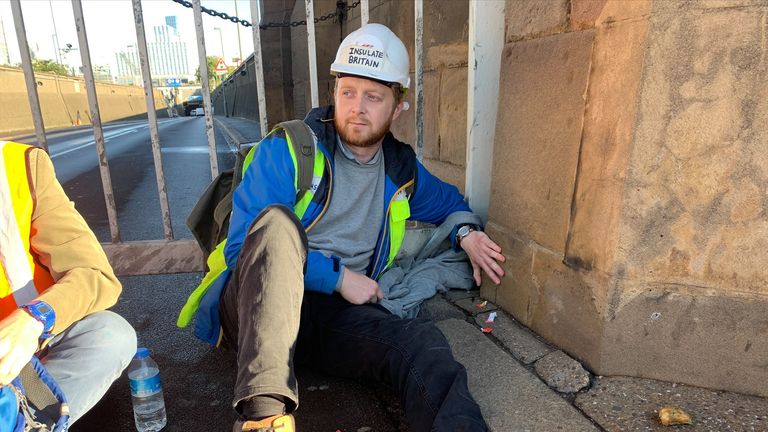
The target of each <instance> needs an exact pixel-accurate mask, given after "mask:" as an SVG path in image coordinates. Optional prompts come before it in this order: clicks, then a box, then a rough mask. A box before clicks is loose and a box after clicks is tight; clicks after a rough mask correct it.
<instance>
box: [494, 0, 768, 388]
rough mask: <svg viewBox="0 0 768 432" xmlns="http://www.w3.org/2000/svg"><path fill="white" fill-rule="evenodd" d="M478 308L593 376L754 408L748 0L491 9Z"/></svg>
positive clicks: (757, 245) (756, 71)
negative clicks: (501, 314)
mask: <svg viewBox="0 0 768 432" xmlns="http://www.w3.org/2000/svg"><path fill="white" fill-rule="evenodd" d="M506 13H507V17H506V22H507V29H506V40H507V42H508V43H507V44H506V46H505V48H504V52H503V56H502V70H501V91H500V108H499V120H498V124H497V136H496V143H495V150H494V169H493V184H492V194H493V195H492V196H493V199H492V204H491V208H490V223H489V231H490V232H491V234H492V235H493V236H494V237H495V238H497V239H499V240H500V241H501V242H502V246H503V247H504V248H505V253H506V255H507V257H508V258H510V259H509V261H508V265H507V270H508V271H509V272H510V275H509V276H508V277H507V278H505V281H504V282H503V284H502V285H501V287H498V288H497V287H494V286H488V285H485V286H483V288H482V292H483V294H484V295H485V296H487V297H488V298H491V299H493V300H495V301H496V302H498V303H500V304H501V305H503V307H504V308H505V309H507V310H509V311H510V312H512V313H513V314H514V315H515V317H517V318H518V319H519V320H521V321H522V322H524V323H525V324H526V325H529V326H530V327H532V328H533V329H534V330H535V331H536V332H538V333H539V334H541V335H543V336H544V337H546V338H547V339H549V340H551V341H553V342H555V343H556V344H558V345H560V346H561V347H563V348H564V349H566V350H568V351H569V352H570V353H571V354H573V355H575V356H577V357H579V358H581V359H582V360H584V361H585V362H586V363H587V364H588V365H589V366H590V367H591V368H592V370H593V371H594V372H595V373H598V374H606V375H634V376H644V377H650V378H657V379H662V380H667V381H676V382H685V383H689V384H694V385H700V386H705V387H714V388H722V389H729V390H735V391H741V392H746V393H753V394H760V395H763V396H765V395H767V394H768V393H767V392H768V390H767V389H766V387H765V386H764V385H763V383H765V382H767V381H768V370H766V368H765V361H764V359H765V358H766V356H768V342H767V341H766V338H765V334H766V330H768V321H767V320H766V319H765V314H764V311H765V310H768V285H767V284H766V281H768V270H766V267H765V265H761V264H763V263H766V262H768V252H767V249H766V248H765V246H766V240H765V239H766V238H768V237H766V227H767V226H768V217H767V216H768V213H767V210H768V203H766V198H768V196H767V195H766V190H767V188H768V182H767V181H766V180H768V178H767V177H766V171H768V170H767V169H766V167H767V166H768V164H766V162H768V161H766V156H765V154H766V152H765V150H766V143H767V142H768V141H767V140H766V135H767V134H768V122H766V115H767V114H766V113H768V108H767V107H766V103H765V100H766V91H768V76H767V75H766V69H767V68H766V66H767V65H766V51H767V50H768V47H767V46H766V39H765V36H764V35H765V34H766V30H767V29H768V27H767V25H766V17H767V16H768V2H765V1H762V0H761V1H740V0H734V1H676V2H665V1H655V2H651V1H646V0H634V1H619V0H572V1H564V0H563V1H548V0H528V1H517V0H515V1H508V2H507V11H506Z"/></svg>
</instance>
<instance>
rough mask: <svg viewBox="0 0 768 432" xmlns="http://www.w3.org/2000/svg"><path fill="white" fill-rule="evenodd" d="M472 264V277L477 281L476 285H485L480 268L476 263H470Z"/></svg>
mask: <svg viewBox="0 0 768 432" xmlns="http://www.w3.org/2000/svg"><path fill="white" fill-rule="evenodd" d="M470 262H471V263H472V277H473V278H474V279H475V284H476V285H477V286H480V285H481V284H482V283H483V278H482V275H481V273H480V266H478V265H477V264H475V262H474V261H470Z"/></svg>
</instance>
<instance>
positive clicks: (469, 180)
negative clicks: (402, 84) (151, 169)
mask: <svg viewBox="0 0 768 432" xmlns="http://www.w3.org/2000/svg"><path fill="white" fill-rule="evenodd" d="M174 1H176V2H177V3H181V4H183V5H184V6H187V7H191V8H192V9H193V13H194V20H195V31H196V37H197V50H198V56H199V60H200V65H201V67H200V78H201V85H202V93H203V104H204V112H205V129H206V135H207V141H208V150H209V159H210V170H211V177H212V178H213V177H216V175H217V174H218V171H219V168H218V162H217V155H216V143H215V138H214V130H213V110H212V109H211V108H212V105H211V89H210V87H209V81H208V69H207V67H206V65H207V61H206V59H207V56H206V51H205V34H204V30H203V21H202V18H203V17H202V13H203V12H205V13H207V14H209V15H211V16H217V17H220V18H223V19H228V20H230V21H232V22H235V23H237V24H238V25H244V26H246V27H249V26H250V27H251V29H252V35H253V44H254V53H253V55H254V69H255V71H254V72H255V74H256V83H257V99H258V100H257V104H258V112H259V123H260V125H261V130H262V131H266V130H267V127H268V119H267V108H266V98H265V88H264V87H265V85H264V69H263V68H264V66H263V60H262V59H263V57H262V46H261V35H260V31H261V30H262V29H269V28H272V27H281V26H287V25H290V26H293V25H294V24H295V23H267V24H265V25H261V23H260V10H262V9H261V6H262V4H261V2H260V1H259V0H251V3H250V5H251V22H252V23H259V25H252V24H251V23H249V22H248V21H245V20H243V19H240V18H238V17H233V16H229V15H226V14H222V13H219V12H216V11H213V10H211V9H207V8H203V7H202V6H201V4H200V0H192V1H191V2H187V1H186V0H174ZM132 2H133V11H134V22H135V27H136V38H137V46H138V50H139V58H140V62H141V73H142V78H143V83H144V92H145V96H146V103H147V112H148V121H149V127H150V138H151V141H152V154H153V160H154V165H155V174H156V179H157V190H158V194H159V198H160V208H161V213H162V219H163V231H164V239H163V240H150V241H133V242H123V241H121V237H120V230H119V226H118V223H117V210H116V205H115V199H114V193H113V188H112V182H111V176H110V170H109V164H108V162H107V152H106V148H105V146H104V133H103V129H102V124H101V117H100V114H99V113H100V112H99V104H98V99H97V97H96V88H95V81H94V76H93V69H92V64H91V58H90V51H89V45H88V35H87V33H86V26H85V19H84V16H83V8H82V4H81V0H72V9H73V13H74V17H75V22H76V27H77V35H78V41H79V44H80V47H79V51H80V55H81V57H82V63H83V72H84V75H85V83H86V90H87V96H88V103H89V107H90V110H91V115H92V124H93V133H94V138H95V143H96V149H97V153H98V160H99V171H100V175H101V180H102V184H103V189H104V198H105V201H106V206H107V216H108V219H109V227H110V235H111V243H108V244H104V245H103V246H104V249H105V251H106V252H107V254H108V256H109V258H110V261H111V262H112V263H113V266H114V267H115V271H116V273H118V274H121V275H136V274H157V273H175V272H189V271H200V270H202V269H203V257H202V253H201V251H200V250H199V248H198V246H197V244H196V243H195V241H194V240H177V239H175V238H174V234H173V226H172V224H171V211H170V206H169V204H168V196H167V190H166V184H165V175H164V170H163V160H162V154H161V143H160V136H159V132H158V126H157V115H156V113H155V104H154V99H153V89H152V77H151V73H150V65H149V56H148V51H147V40H146V33H145V29H144V16H143V12H142V6H141V0H132ZM304 3H305V11H306V20H305V21H303V22H301V21H300V22H297V23H298V24H297V25H301V24H306V25H307V47H308V52H307V55H308V56H309V70H310V87H311V92H312V95H311V101H312V106H313V107H315V106H318V104H319V103H318V83H317V62H316V55H315V31H314V23H315V22H316V21H318V19H315V18H314V2H313V0H304ZM368 3H369V2H368V0H361V1H360V2H356V3H354V4H353V5H352V6H346V8H344V10H346V11H348V10H350V9H351V8H353V7H356V6H358V5H359V6H360V7H361V14H360V18H361V23H363V24H365V23H367V22H368V21H369V10H368V7H369V4H368ZM504 3H505V2H479V1H471V2H470V4H469V7H470V22H469V61H468V65H469V66H468V74H469V75H468V84H469V85H468V107H467V110H468V115H467V170H466V191H467V197H468V199H469V201H470V204H472V205H473V206H474V207H475V208H476V210H478V212H479V213H480V214H481V215H482V216H483V217H486V216H487V209H488V201H489V196H490V180H489V179H488V175H487V173H489V172H490V171H491V155H492V151H493V141H494V129H495V121H496V110H497V106H496V105H494V104H492V103H489V102H488V101H495V100H496V98H495V97H493V95H495V94H497V93H498V86H499V65H500V58H501V47H502V46H503V43H504V41H503V37H504V36H503V35H504V32H503V20H504ZM342 4H343V3H342ZM11 8H12V11H13V17H14V22H15V26H16V34H17V36H18V42H19V49H20V52H21V59H22V68H23V70H24V76H25V82H26V87H27V93H28V97H29V102H30V107H31V110H32V118H33V122H34V126H35V135H36V137H37V143H38V146H40V147H42V148H44V149H46V151H47V150H48V144H47V139H46V135H45V126H44V123H43V117H42V113H41V109H40V102H39V97H38V93H37V85H36V80H35V74H34V71H33V69H32V59H31V56H30V52H29V47H28V41H27V37H26V29H25V26H24V18H23V15H22V10H21V0H11ZM339 13H342V6H339V9H338V11H337V12H335V13H332V14H328V15H324V16H323V17H320V18H319V20H325V19H328V17H330V16H336V15H337V14H339ZM414 21H415V40H414V43H415V56H416V64H415V75H416V76H415V80H414V81H415V99H416V100H415V103H416V112H415V117H416V123H415V124H416V143H415V144H416V151H417V155H418V157H419V159H421V158H422V155H423V142H424V141H423V134H424V128H423V117H424V95H423V74H424V69H423V63H424V47H423V36H424V35H423V30H424V14H423V0H414ZM489 26H490V27H489ZM481 28H482V29H486V30H487V29H488V28H492V29H493V31H480V30H479V29H481ZM499 35H500V38H499Z"/></svg>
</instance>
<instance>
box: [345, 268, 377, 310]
mask: <svg viewBox="0 0 768 432" xmlns="http://www.w3.org/2000/svg"><path fill="white" fill-rule="evenodd" d="M343 278H344V279H342V281H341V287H340V288H339V293H340V294H341V296H342V297H344V298H345V299H346V300H347V301H348V302H350V303H352V304H358V305H359V304H363V303H378V301H379V300H381V299H383V298H384V293H383V292H382V291H381V288H379V283H378V282H376V281H375V280H373V279H371V278H369V277H367V276H365V275H363V274H360V273H358V272H355V271H352V270H349V269H348V268H346V267H344V275H343Z"/></svg>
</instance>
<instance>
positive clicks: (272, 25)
mask: <svg viewBox="0 0 768 432" xmlns="http://www.w3.org/2000/svg"><path fill="white" fill-rule="evenodd" d="M173 1H174V2H175V3H178V4H180V5H182V6H186V7H188V8H191V7H192V3H191V2H188V1H187V0H173ZM359 5H360V1H356V2H354V3H352V4H351V5H349V6H347V9H346V12H349V11H350V10H352V9H354V8H356V7H358V6H359ZM200 9H201V10H202V11H203V12H205V13H207V14H208V15H210V16H212V17H219V18H221V19H225V20H228V21H232V22H233V23H235V24H240V25H242V26H244V27H251V26H253V24H251V23H250V22H248V21H246V20H244V19H240V18H238V17H236V16H234V15H229V14H227V13H225V12H217V11H215V10H213V9H208V8H207V7H204V6H201V7H200ZM337 15H339V11H338V10H337V11H335V12H331V13H329V14H326V15H323V16H321V17H318V18H315V23H319V22H322V21H327V20H329V19H331V18H335V17H336V16H337ZM300 25H307V20H301V21H285V22H268V23H265V24H261V25H260V26H259V28H260V29H262V30H266V29H268V28H280V27H298V26H300Z"/></svg>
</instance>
